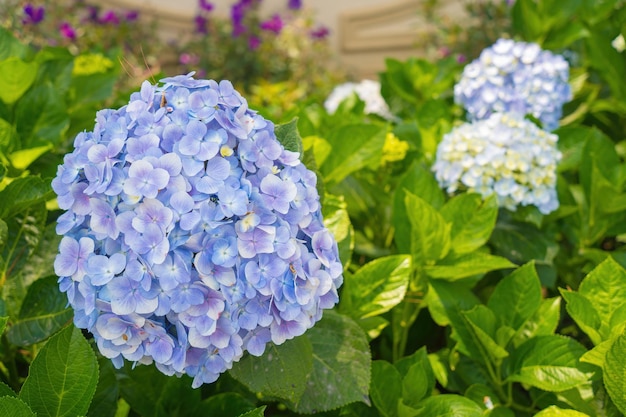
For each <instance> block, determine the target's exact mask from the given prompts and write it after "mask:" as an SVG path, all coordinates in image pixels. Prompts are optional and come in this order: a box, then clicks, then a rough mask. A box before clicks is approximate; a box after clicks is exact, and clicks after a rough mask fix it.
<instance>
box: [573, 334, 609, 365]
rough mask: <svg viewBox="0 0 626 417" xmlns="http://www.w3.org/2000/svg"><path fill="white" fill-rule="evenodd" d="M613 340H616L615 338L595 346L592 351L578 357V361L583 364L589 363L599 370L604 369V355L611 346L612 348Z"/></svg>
mask: <svg viewBox="0 0 626 417" xmlns="http://www.w3.org/2000/svg"><path fill="white" fill-rule="evenodd" d="M615 339H617V336H616V337H614V338H612V339H609V340H605V341H604V342H601V343H600V344H598V345H597V346H595V347H594V348H593V349H591V350H589V351H587V352H586V353H585V354H584V355H582V356H581V357H580V361H581V362H585V363H591V364H593V365H596V366H597V367H599V368H602V367H604V362H605V360H606V353H607V352H608V351H609V349H610V348H611V346H613V343H614V342H615Z"/></svg>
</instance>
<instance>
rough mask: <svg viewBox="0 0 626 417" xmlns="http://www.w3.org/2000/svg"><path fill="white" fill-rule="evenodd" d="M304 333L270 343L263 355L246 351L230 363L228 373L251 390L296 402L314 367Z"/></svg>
mask: <svg viewBox="0 0 626 417" xmlns="http://www.w3.org/2000/svg"><path fill="white" fill-rule="evenodd" d="M312 349H313V348H312V345H311V342H310V341H309V339H308V338H307V337H304V336H301V337H296V338H295V339H292V340H288V341H286V342H285V343H283V344H282V345H274V344H270V345H268V346H267V347H266V350H265V353H263V355H262V356H259V357H257V356H252V355H247V356H245V357H243V358H242V359H241V360H240V361H239V362H238V363H235V364H234V365H233V368H232V369H231V370H230V374H231V375H232V376H233V377H234V378H235V379H236V380H238V381H239V382H241V383H242V384H244V385H245V386H247V387H248V388H249V389H250V390H251V391H253V392H260V393H262V394H263V395H267V396H270V397H278V398H282V399H284V400H288V401H290V402H296V401H298V400H299V399H300V398H301V397H302V393H303V392H304V391H305V389H306V380H307V377H308V376H309V374H310V373H311V371H312V369H313V351H312Z"/></svg>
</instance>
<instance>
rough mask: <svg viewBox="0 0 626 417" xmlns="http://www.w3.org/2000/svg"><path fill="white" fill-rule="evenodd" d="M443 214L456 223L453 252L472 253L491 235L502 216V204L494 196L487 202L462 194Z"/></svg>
mask: <svg viewBox="0 0 626 417" xmlns="http://www.w3.org/2000/svg"><path fill="white" fill-rule="evenodd" d="M441 215H442V216H443V218H444V219H446V220H447V221H448V222H450V223H452V229H451V230H450V236H451V238H452V241H451V243H450V244H451V251H452V252H454V253H458V254H464V253H470V252H472V251H474V250H476V249H478V248H479V247H481V246H483V245H484V244H485V243H486V242H487V240H488V239H489V236H491V232H492V231H493V228H494V226H495V224H496V218H497V217H498V202H497V200H496V198H495V196H494V195H491V196H489V197H487V198H485V199H484V200H483V197H481V196H480V195H479V194H474V193H469V194H460V195H458V196H456V197H454V198H452V199H450V200H449V201H448V202H447V203H446V204H445V205H444V206H443V207H442V208H441Z"/></svg>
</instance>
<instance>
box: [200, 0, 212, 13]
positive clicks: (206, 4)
mask: <svg viewBox="0 0 626 417" xmlns="http://www.w3.org/2000/svg"><path fill="white" fill-rule="evenodd" d="M198 5H199V6H200V9H201V10H203V11H205V12H210V11H211V10H213V8H214V7H215V6H214V5H213V3H211V2H210V1H207V0H199V1H198Z"/></svg>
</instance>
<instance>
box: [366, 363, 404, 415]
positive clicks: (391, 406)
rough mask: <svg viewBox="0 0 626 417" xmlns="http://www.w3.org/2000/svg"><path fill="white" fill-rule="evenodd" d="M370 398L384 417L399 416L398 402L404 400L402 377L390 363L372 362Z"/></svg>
mask: <svg viewBox="0 0 626 417" xmlns="http://www.w3.org/2000/svg"><path fill="white" fill-rule="evenodd" d="M370 397H371V398H372V402H373V403H374V405H375V406H376V408H377V409H378V412H379V413H380V414H381V415H382V416H383V417H396V416H397V415H398V401H400V399H401V398H402V376H401V375H400V372H398V370H397V369H396V368H395V367H394V366H393V365H392V364H390V363H389V362H387V361H384V360H377V361H372V381H371V384H370Z"/></svg>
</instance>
